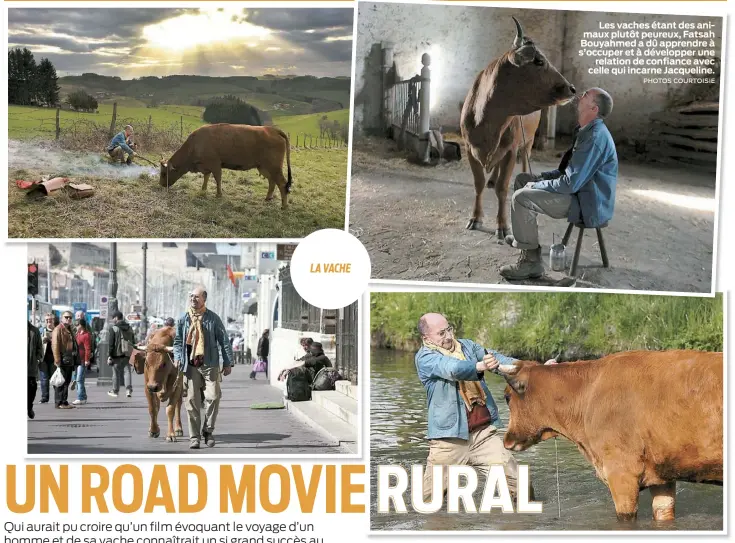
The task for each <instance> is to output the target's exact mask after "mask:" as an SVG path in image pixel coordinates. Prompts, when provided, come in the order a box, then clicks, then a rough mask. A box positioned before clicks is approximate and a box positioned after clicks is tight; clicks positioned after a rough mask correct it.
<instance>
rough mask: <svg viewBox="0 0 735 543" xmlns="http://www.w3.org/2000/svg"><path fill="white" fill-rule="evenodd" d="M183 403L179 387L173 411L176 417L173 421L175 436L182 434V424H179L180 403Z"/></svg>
mask: <svg viewBox="0 0 735 543" xmlns="http://www.w3.org/2000/svg"><path fill="white" fill-rule="evenodd" d="M182 403H183V398H182V395H181V390H180V389H179V398H178V399H177V400H176V407H175V412H174V417H175V418H176V421H175V425H176V426H175V431H174V434H175V435H176V436H177V437H181V436H183V435H184V426H183V425H182V424H181V404H182Z"/></svg>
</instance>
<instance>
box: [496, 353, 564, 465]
mask: <svg viewBox="0 0 735 543" xmlns="http://www.w3.org/2000/svg"><path fill="white" fill-rule="evenodd" d="M540 365H541V364H540V363H539V362H531V361H525V360H524V361H517V362H515V363H514V364H501V365H500V366H498V372H499V373H500V374H501V375H502V376H503V377H504V378H505V381H506V383H507V386H506V387H505V401H506V403H507V404H508V410H509V411H510V419H509V421H508V431H507V432H506V433H505V437H504V438H503V445H504V446H505V448H506V449H510V450H513V451H523V450H526V449H527V448H529V447H530V446H531V445H535V444H536V443H538V442H539V441H544V440H545V439H549V438H550V437H554V436H556V435H558V434H557V432H555V431H554V430H552V429H551V428H548V427H547V426H545V425H544V424H543V423H542V422H541V421H543V420H545V419H546V417H544V414H545V413H544V411H545V410H546V409H547V407H548V406H547V405H546V402H543V401H541V400H542V399H543V397H544V396H545V395H546V394H547V393H548V391H545V390H543V389H540V390H534V388H536V389H538V388H539V386H538V383H533V384H532V383H531V374H532V373H533V371H534V367H537V366H540ZM534 385H535V386H534Z"/></svg>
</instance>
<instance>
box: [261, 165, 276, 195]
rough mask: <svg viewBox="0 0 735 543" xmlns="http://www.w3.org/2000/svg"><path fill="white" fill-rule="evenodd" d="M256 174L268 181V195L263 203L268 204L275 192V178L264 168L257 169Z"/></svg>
mask: <svg viewBox="0 0 735 543" xmlns="http://www.w3.org/2000/svg"><path fill="white" fill-rule="evenodd" d="M258 173H259V174H260V175H262V176H263V177H265V178H266V179H267V180H268V193H267V194H266V195H265V201H266V202H270V201H271V200H272V199H273V193H274V192H275V190H276V182H275V178H274V177H273V176H272V175H271V174H270V172H269V171H268V170H266V169H265V168H258Z"/></svg>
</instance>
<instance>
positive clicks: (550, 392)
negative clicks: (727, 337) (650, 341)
mask: <svg viewBox="0 0 735 543" xmlns="http://www.w3.org/2000/svg"><path fill="white" fill-rule="evenodd" d="M722 369H723V368H722V353H713V352H700V351H660V352H656V351H628V352H621V353H616V354H612V355H609V356H606V357H604V358H601V359H599V360H588V361H581V362H572V363H569V362H567V363H559V364H550V365H542V364H539V363H537V362H529V361H518V362H515V363H514V364H512V365H500V366H498V370H497V371H498V373H499V374H500V375H502V376H503V377H504V378H505V380H506V382H507V385H508V386H506V389H505V400H506V402H507V403H508V407H509V409H510V420H509V423H508V430H507V432H506V434H505V438H504V441H503V443H504V445H505V448H506V449H509V450H512V451H522V450H525V449H527V448H529V447H530V446H532V445H534V444H536V443H538V442H540V441H544V440H546V439H549V438H551V437H555V436H563V437H566V438H567V439H569V440H570V441H572V442H573V443H575V444H576V445H577V447H578V448H579V450H580V452H581V453H582V455H583V456H584V457H585V458H586V459H587V461H589V462H590V463H591V464H592V465H593V466H594V468H595V471H596V472H597V476H598V477H599V478H600V479H601V480H602V481H603V482H604V483H605V484H606V485H607V486H608V488H609V489H610V493H611V495H612V498H613V501H614V503H615V511H616V513H617V517H618V520H634V519H635V518H636V516H637V513H638V499H639V492H640V491H641V490H642V489H644V488H649V489H650V491H651V496H652V498H653V518H654V520H673V519H674V504H675V496H676V481H688V482H695V483H710V484H717V485H722V478H723V425H722V420H723V419H722V416H723V405H724V404H723V374H722Z"/></svg>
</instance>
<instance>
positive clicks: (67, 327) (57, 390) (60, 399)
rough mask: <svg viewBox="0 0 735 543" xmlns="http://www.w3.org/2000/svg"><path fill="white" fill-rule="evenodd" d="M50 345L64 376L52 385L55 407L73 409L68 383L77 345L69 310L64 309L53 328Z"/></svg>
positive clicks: (77, 361) (75, 362)
mask: <svg viewBox="0 0 735 543" xmlns="http://www.w3.org/2000/svg"><path fill="white" fill-rule="evenodd" d="M51 347H52V349H53V353H54V365H55V366H56V368H57V369H58V370H60V371H61V374H62V375H63V376H64V383H63V384H62V385H60V386H55V387H54V401H55V403H56V409H73V408H74V406H73V405H69V384H70V383H71V380H72V376H73V375H74V370H75V368H76V366H77V364H78V363H79V347H78V346H77V340H76V338H75V337H74V334H73V333H72V314H71V312H70V311H64V313H63V315H62V317H61V324H60V325H59V326H57V327H55V328H54V331H53V333H52V336H51ZM54 371H56V370H54Z"/></svg>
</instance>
